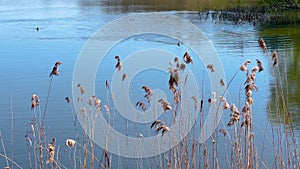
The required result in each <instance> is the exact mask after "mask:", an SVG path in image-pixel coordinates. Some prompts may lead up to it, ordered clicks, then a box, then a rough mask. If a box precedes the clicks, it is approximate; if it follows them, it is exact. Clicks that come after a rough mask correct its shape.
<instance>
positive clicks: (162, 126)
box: [155, 124, 170, 136]
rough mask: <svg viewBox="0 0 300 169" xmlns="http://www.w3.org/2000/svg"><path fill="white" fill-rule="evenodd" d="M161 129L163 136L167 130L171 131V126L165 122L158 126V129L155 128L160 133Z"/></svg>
mask: <svg viewBox="0 0 300 169" xmlns="http://www.w3.org/2000/svg"><path fill="white" fill-rule="evenodd" d="M160 131H161V136H163V135H164V134H165V133H166V132H168V131H170V128H169V126H167V125H165V124H163V125H160V126H158V127H156V129H155V132H156V133H158V132H160Z"/></svg>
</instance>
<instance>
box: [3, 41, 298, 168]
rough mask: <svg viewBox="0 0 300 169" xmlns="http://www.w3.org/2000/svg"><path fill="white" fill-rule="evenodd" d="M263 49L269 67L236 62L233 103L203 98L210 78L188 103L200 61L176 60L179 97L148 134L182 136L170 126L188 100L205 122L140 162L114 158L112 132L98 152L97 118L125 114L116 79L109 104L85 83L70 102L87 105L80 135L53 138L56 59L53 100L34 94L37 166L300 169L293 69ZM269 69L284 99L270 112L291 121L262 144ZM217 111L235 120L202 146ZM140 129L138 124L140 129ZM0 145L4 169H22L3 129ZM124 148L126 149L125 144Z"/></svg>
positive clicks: (163, 101)
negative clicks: (258, 101)
mask: <svg viewBox="0 0 300 169" xmlns="http://www.w3.org/2000/svg"><path fill="white" fill-rule="evenodd" d="M179 44H180V43H179ZM178 47H180V45H178ZM258 48H261V51H262V55H264V56H266V57H267V58H268V59H269V63H262V62H261V61H260V60H258V59H256V60H255V61H253V60H252V61H251V60H245V62H244V63H243V64H242V65H236V69H237V72H236V74H238V73H241V74H245V79H244V80H242V81H241V82H240V84H241V86H242V88H241V90H240V91H241V92H240V93H241V94H240V95H239V96H231V97H237V98H239V99H238V102H237V103H233V102H231V99H230V98H226V97H227V96H226V95H224V96H217V95H216V92H215V91H211V96H210V97H209V98H205V97H204V94H203V92H204V90H205V88H204V86H203V84H204V83H203V81H204V79H202V86H201V89H200V91H201V92H202V95H201V97H200V98H197V97H195V96H194V97H192V98H185V99H186V100H182V99H181V98H182V97H181V95H184V94H185V93H184V92H185V91H186V90H188V89H186V88H185V82H186V79H182V77H185V76H184V75H185V72H184V71H185V68H186V67H187V66H191V67H193V66H194V65H193V64H195V63H194V62H193V59H192V56H191V55H190V54H189V52H188V51H186V52H185V53H184V54H183V57H182V60H183V61H184V62H182V63H181V62H180V59H179V58H177V57H175V58H174V60H173V61H174V64H173V63H172V61H171V62H170V63H171V64H170V68H169V69H168V70H169V79H166V84H167V85H168V86H169V91H166V92H170V93H171V94H172V96H173V97H172V98H171V99H170V98H160V99H159V101H158V102H159V104H160V105H161V110H157V111H163V112H164V114H163V115H162V116H163V117H157V119H155V120H154V121H153V122H152V123H150V124H148V125H147V126H146V128H147V129H146V130H144V131H148V133H150V135H153V134H160V135H161V137H166V136H167V135H166V133H168V132H174V131H172V130H171V128H170V127H169V126H170V125H173V126H174V130H177V128H176V126H177V124H176V120H175V117H176V116H178V115H179V116H180V115H181V114H180V112H181V111H182V107H183V104H186V103H187V102H193V103H194V108H191V109H190V111H191V112H187V113H199V116H198V118H197V123H196V125H195V126H194V127H193V128H192V130H191V132H190V133H189V134H188V135H187V136H186V137H185V138H184V139H183V140H182V141H181V142H179V143H178V145H177V146H175V147H174V148H172V149H170V150H169V151H167V152H165V153H163V154H161V155H158V156H155V157H149V158H140V159H129V158H123V157H119V156H117V155H114V154H111V153H110V152H109V150H108V142H109V141H110V140H109V138H110V137H109V131H108V133H107V135H106V136H103V137H105V138H106V145H107V146H106V148H104V149H101V148H99V147H97V146H96V145H95V142H94V141H93V139H94V135H95V122H96V121H95V119H97V117H98V116H99V114H102V115H103V116H105V117H106V120H107V123H108V124H110V125H111V126H113V127H114V123H115V120H116V119H115V114H116V113H118V112H117V111H116V109H115V108H114V107H113V105H111V104H110V101H111V100H113V99H114V95H113V93H111V92H110V90H109V88H110V86H109V81H108V80H106V82H105V84H103V87H105V88H106V91H107V92H106V96H104V99H106V100H105V101H104V102H102V100H101V98H98V97H97V96H87V95H86V89H85V87H84V86H83V85H81V84H77V87H78V90H79V92H80V94H81V95H80V97H78V98H70V97H66V98H65V101H66V104H70V103H71V102H72V99H75V102H74V103H75V104H78V105H80V107H81V109H80V112H75V110H74V108H73V105H72V104H70V112H71V113H72V114H73V122H74V123H73V124H74V130H75V133H76V134H75V135H71V136H70V137H69V138H67V139H66V140H65V145H57V143H56V139H55V136H52V137H51V136H48V135H47V134H46V133H47V131H45V119H46V114H47V109H48V107H47V105H48V101H51V99H50V98H49V96H50V93H51V85H52V83H53V78H56V76H58V75H59V72H58V67H59V66H60V65H61V64H62V63H61V62H56V63H55V65H54V67H53V69H52V71H51V73H50V75H49V78H50V83H49V89H48V94H47V98H46V100H45V101H41V100H40V99H39V97H38V96H37V95H36V94H33V95H32V97H31V108H32V112H33V119H32V121H31V122H30V125H29V129H28V133H26V136H25V141H26V142H25V144H26V145H27V150H28V151H27V158H28V163H29V166H30V168H34V169H37V168H40V169H44V168H55V169H56V168H74V169H76V168H91V169H93V168H176V169H177V168H178V169H179V168H205V169H206V168H247V169H252V168H300V161H299V155H298V149H297V138H296V136H295V134H294V131H293V127H292V115H291V113H290V110H289V106H288V101H287V96H288V95H287V89H286V88H285V84H286V83H287V80H286V76H287V75H286V74H285V70H280V67H279V66H278V64H285V63H284V61H283V60H281V59H280V56H278V54H277V52H276V51H274V52H269V51H268V47H267V44H266V43H265V42H264V40H263V39H259V40H258ZM115 59H116V60H117V64H116V65H115V66H114V67H115V69H116V71H118V73H122V74H123V75H122V79H120V85H122V84H123V83H125V80H126V72H122V63H121V58H120V56H115ZM281 61H282V62H281ZM166 64H167V63H166ZM267 64H268V65H270V66H269V67H270V70H268V71H270V72H271V74H272V78H273V83H274V87H275V93H276V96H277V97H276V100H274V102H275V103H276V106H275V107H269V111H270V113H271V112H272V113H273V114H276V115H277V116H278V118H282V117H283V120H284V122H285V124H286V125H284V126H280V127H276V126H274V127H273V126H271V127H270V129H271V130H272V131H271V133H272V135H269V133H268V132H265V133H264V135H263V137H264V139H263V140H264V141H263V142H260V143H258V142H257V141H256V139H255V137H256V134H255V133H256V132H257V131H256V130H255V121H254V120H253V119H254V117H253V111H257V110H254V109H253V105H254V104H255V100H254V99H253V97H252V96H253V94H254V93H257V92H259V90H258V89H259V86H257V85H256V80H259V79H261V78H262V77H260V72H261V71H266V70H265V69H264V65H267ZM251 66H252V67H251ZM206 68H207V71H208V73H214V72H216V71H218V69H217V68H215V67H214V65H213V64H208V65H206ZM236 74H235V75H234V76H233V77H232V79H231V80H230V81H229V82H228V83H227V84H226V82H225V81H224V80H223V79H218V81H220V84H218V85H219V86H220V87H226V89H228V87H229V86H230V83H231V82H232V81H233V80H236V79H235V76H236ZM58 80H59V79H58ZM146 85H148V86H150V85H151V84H145V85H144V86H142V87H141V90H144V92H145V95H144V99H145V100H140V101H138V102H137V103H136V105H135V106H136V108H137V109H141V110H142V111H143V112H146V111H147V108H148V107H149V104H150V102H151V99H153V98H152V96H153V91H152V89H151V88H150V87H148V86H146ZM105 97H106V98H105ZM133 97H134V96H133ZM102 99H103V98H102ZM218 101H219V102H218ZM43 103H44V104H45V105H44V106H45V109H44V111H42V110H41V104H43ZM86 103H87V104H86ZM124 106H126V105H124ZM210 106H217V107H218V110H222V111H225V112H230V115H228V113H227V114H226V113H225V114H224V118H222V120H221V123H220V124H219V126H218V128H217V129H215V131H214V132H213V134H212V136H211V137H210V138H209V139H208V140H206V141H205V142H204V143H203V144H200V143H199V142H198V140H197V138H198V136H199V135H200V129H201V128H202V127H203V125H204V121H203V119H204V118H205V117H206V115H207V111H208V108H209V107H210ZM274 112H275V113H274ZM78 116H81V118H82V119H83V124H82V126H81V127H79V126H78V125H77V123H78ZM224 119H225V121H224ZM124 125H125V126H124V128H125V132H126V135H127V136H128V135H130V133H137V137H139V138H141V139H142V138H143V137H144V135H143V134H141V133H140V129H139V128H138V127H136V128H135V129H132V128H131V127H130V126H131V124H130V122H128V121H127V120H126V122H125V124H124ZM134 126H137V124H134ZM87 128H89V129H90V130H88V131H89V132H90V133H86V131H87V130H86V129H87ZM133 130H136V131H133ZM88 136H90V137H88ZM12 138H13V137H12ZM116 139H117V138H116ZM171 139H174V140H176V139H177V138H176V137H175V136H174V138H171ZM0 140H1V145H2V152H3V153H1V154H0V156H1V157H3V158H5V161H6V164H4V166H1V167H4V169H9V168H14V167H15V168H22V167H21V166H20V165H18V163H17V162H15V161H14V160H13V156H12V157H8V156H7V154H6V151H5V145H4V142H3V138H2V135H1V131H0ZM128 144H129V143H128V142H127V143H123V145H122V146H124V145H125V146H127V147H128ZM116 146H118V147H119V146H120V145H116ZM267 146H268V147H267ZM270 146H271V147H270ZM266 147H267V148H269V149H272V150H269V152H271V153H268V154H266V151H265V148H266ZM62 152H63V153H62ZM266 156H272V157H271V159H274V161H270V160H268V159H266V158H265V157H266Z"/></svg>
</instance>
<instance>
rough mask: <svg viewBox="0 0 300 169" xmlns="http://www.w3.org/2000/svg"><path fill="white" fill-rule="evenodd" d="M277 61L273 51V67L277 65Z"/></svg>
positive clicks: (275, 53)
mask: <svg viewBox="0 0 300 169" xmlns="http://www.w3.org/2000/svg"><path fill="white" fill-rule="evenodd" d="M277 59H278V56H277V52H276V51H275V50H274V52H273V54H272V60H273V66H275V65H276V64H277Z"/></svg>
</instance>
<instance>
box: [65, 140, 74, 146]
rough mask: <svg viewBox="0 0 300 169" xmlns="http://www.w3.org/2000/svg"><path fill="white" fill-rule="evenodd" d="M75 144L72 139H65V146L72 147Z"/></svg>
mask: <svg viewBox="0 0 300 169" xmlns="http://www.w3.org/2000/svg"><path fill="white" fill-rule="evenodd" d="M75 144H76V141H75V140H73V139H67V140H66V146H68V147H71V148H73V147H74V146H75Z"/></svg>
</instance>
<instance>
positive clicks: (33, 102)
mask: <svg viewBox="0 0 300 169" xmlns="http://www.w3.org/2000/svg"><path fill="white" fill-rule="evenodd" d="M38 105H40V99H39V97H38V96H37V95H36V94H32V97H31V109H34V108H35V107H36V106H38Z"/></svg>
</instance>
